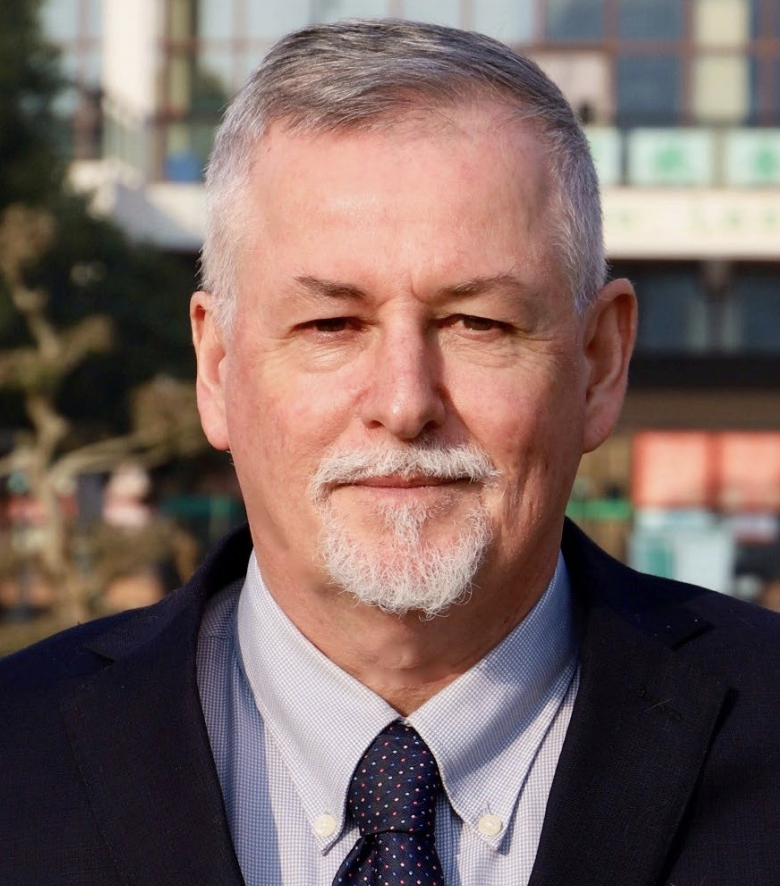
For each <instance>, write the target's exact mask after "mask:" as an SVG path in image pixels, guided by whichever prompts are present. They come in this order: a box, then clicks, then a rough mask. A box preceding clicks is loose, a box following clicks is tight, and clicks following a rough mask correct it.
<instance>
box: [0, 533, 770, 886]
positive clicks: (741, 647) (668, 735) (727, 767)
mask: <svg viewBox="0 0 780 886" xmlns="http://www.w3.org/2000/svg"><path fill="white" fill-rule="evenodd" d="M250 544H251V542H250V539H249V534H248V532H247V531H246V530H243V531H239V532H238V533H236V534H234V535H232V536H230V537H229V538H228V539H227V540H226V541H224V542H223V543H222V544H221V545H220V546H219V547H218V548H217V549H216V550H215V551H214V552H213V553H212V555H211V556H210V557H209V559H208V560H207V561H206V562H205V563H204V565H203V567H202V568H201V569H200V571H199V572H198V573H197V574H196V576H195V577H194V578H193V580H192V581H191V582H190V583H189V584H188V585H187V586H186V587H185V588H183V589H182V590H181V591H179V592H177V593H175V594H172V595H170V596H169V597H167V598H166V599H165V600H163V601H162V602H161V603H159V604H157V605H155V606H152V607H150V608H147V609H141V610H136V611H133V612H129V613H123V614H121V615H118V616H114V617H111V618H109V619H103V620H101V621H97V622H92V623H90V624H86V625H83V626H81V627H78V628H74V629H73V630H70V631H68V632H66V633H64V634H60V635H58V636H56V637H54V638H52V639H49V640H46V641H44V642H42V643H40V644H37V645H36V646H33V647H31V648H29V649H27V650H24V651H22V652H20V653H17V654H16V655H13V656H10V657H9V658H7V659H5V660H3V661H2V662H0V884H2V886H48V884H52V886H67V884H73V886H76V884H78V886H120V884H122V886H164V884H181V886H185V884H186V886H241V884H242V883H243V881H242V878H241V872H240V869H239V866H238V863H237V861H236V857H235V853H234V851H233V847H232V843H231V838H230V832H229V829H228V825H227V821H226V818H225V812H224V808H223V803H222V795H221V792H220V786H219V781H218V779H217V774H216V771H215V768H214V764H213V760H212V757H211V751H210V747H209V741H208V736H207V734H206V728H205V725H204V720H203V715H202V713H201V708H200V703H199V697H198V689H197V682H196V673H195V651H196V641H197V635H198V626H199V623H200V618H201V613H202V610H203V606H204V603H205V601H206V600H207V599H208V597H209V596H210V595H211V594H213V593H215V592H217V591H218V590H220V589H221V588H223V587H225V586H226V585H227V584H229V583H230V582H233V581H236V580H239V579H240V578H241V576H242V573H243V572H244V570H245V568H246V563H247V560H248V557H249V552H250ZM563 550H564V555H565V558H566V562H567V564H568V568H569V572H570V575H571V578H572V585H573V589H574V594H575V599H576V601H577V605H578V607H579V610H580V613H581V617H582V630H583V635H582V645H581V666H582V680H581V684H580V689H579V694H578V696H577V700H576V704H575V708H574V713H573V716H572V719H571V724H570V727H569V731H568V733H567V736H566V741H565V744H564V747H563V751H562V753H561V758H560V762H559V765H558V769H557V771H556V775H555V779H554V782H553V786H552V791H551V794H550V798H549V803H548V807H547V813H546V817H545V821H544V828H543V832H542V838H541V843H540V846H539V852H538V855H537V858H536V864H535V866H534V871H533V875H532V877H531V886H596V884H603V886H607V884H610V886H640V884H642V886H645V884H646V886H650V884H665V886H770V884H771V886H778V884H780V617H778V616H775V615H773V614H772V613H768V612H764V611H762V610H759V609H757V608H755V607H752V606H749V605H746V604H742V603H739V602H737V601H735V600H732V599H730V598H728V597H726V596H722V595H718V594H714V593H711V592H708V591H705V590H702V589H700V588H696V587H691V586H686V585H680V584H676V583H673V582H668V581H663V580H660V579H655V578H650V577H648V576H643V575H639V574H637V573H635V572H633V571H631V570H630V569H628V568H626V567H625V566H622V565H621V564H619V563H617V562H616V561H614V560H612V559H611V558H610V557H608V556H607V555H606V554H604V553H603V552H602V551H600V550H599V549H598V548H597V547H595V546H594V545H593V544H592V543H591V542H590V541H588V540H587V539H586V538H585V536H583V535H582V534H581V533H580V532H579V530H577V529H576V528H574V527H573V526H571V525H567V527H566V531H565V533H564V540H563ZM268 886H275V884H270V883H269V884H268ZM312 886H318V884H312ZM451 886H459V884H451ZM480 886H490V884H480Z"/></svg>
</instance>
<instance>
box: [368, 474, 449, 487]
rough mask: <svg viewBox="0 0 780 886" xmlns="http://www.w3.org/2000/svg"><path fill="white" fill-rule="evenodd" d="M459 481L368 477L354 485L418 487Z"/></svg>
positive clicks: (422, 477) (428, 478)
mask: <svg viewBox="0 0 780 886" xmlns="http://www.w3.org/2000/svg"><path fill="white" fill-rule="evenodd" d="M454 482H459V481H457V480H451V479H446V480H445V479H442V478H440V477H428V476H418V477H399V476H395V475H393V476H385V477H366V478H364V479H362V480H359V481H357V482H356V483H354V484H351V485H354V486H370V487H372V488H373V489H417V488H420V487H423V486H442V485H444V484H445V483H454Z"/></svg>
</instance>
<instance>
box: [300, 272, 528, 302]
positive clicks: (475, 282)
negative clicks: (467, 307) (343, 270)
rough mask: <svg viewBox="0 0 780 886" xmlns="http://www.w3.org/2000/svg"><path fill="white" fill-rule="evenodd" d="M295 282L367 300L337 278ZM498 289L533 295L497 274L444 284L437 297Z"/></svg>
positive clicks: (306, 277) (325, 294)
mask: <svg viewBox="0 0 780 886" xmlns="http://www.w3.org/2000/svg"><path fill="white" fill-rule="evenodd" d="M295 282H296V283H297V284H298V285H299V286H300V287H301V288H302V289H303V290H304V291H306V292H307V293H310V294H312V295H315V296H319V297H321V298H329V299H331V298H332V299H345V300H346V299H358V300H365V299H366V298H368V294H367V293H366V292H365V290H363V289H361V288H360V287H359V286H355V285H354V284H353V283H345V282H340V281H337V280H322V279H320V278H319V277H313V276H311V275H310V274H303V275H301V276H298V277H296V278H295ZM496 289H505V290H510V291H512V292H513V293H515V294H517V295H525V296H527V295H532V294H533V293H532V292H531V290H530V289H529V287H528V286H527V285H526V284H525V283H523V282H522V280H520V279H519V278H518V277H516V276H515V275H514V274H495V275H493V276H490V277H474V278H473V279H471V280H466V281H464V282H463V283H457V284H454V285H452V286H443V287H441V288H440V289H437V290H436V294H435V297H436V298H437V299H444V298H448V297H452V296H472V295H482V294H483V293H485V292H489V291H491V290H496Z"/></svg>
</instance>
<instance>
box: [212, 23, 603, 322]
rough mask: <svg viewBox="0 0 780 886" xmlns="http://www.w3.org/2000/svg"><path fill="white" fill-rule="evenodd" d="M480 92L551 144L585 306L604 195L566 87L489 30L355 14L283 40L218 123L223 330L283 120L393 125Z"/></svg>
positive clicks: (564, 256)
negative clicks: (268, 151) (245, 194)
mask: <svg viewBox="0 0 780 886" xmlns="http://www.w3.org/2000/svg"><path fill="white" fill-rule="evenodd" d="M481 97H482V98H490V99H497V100H499V101H500V102H502V103H503V104H505V105H506V106H507V107H508V109H509V110H510V112H511V113H512V114H513V116H516V117H517V118H518V119H521V120H524V121H529V122H530V123H531V125H532V126H533V127H534V129H535V131H536V133H537V135H538V137H539V138H540V139H541V140H542V143H543V144H544V145H545V147H546V148H547V155H548V157H549V158H550V159H549V168H550V173H551V175H552V177H553V181H554V185H555V187H554V194H555V198H554V202H555V206H554V212H553V214H552V223H553V226H554V227H553V229H552V231H551V236H552V240H553V248H554V250H555V254H556V256H557V259H558V261H559V262H560V263H561V267H562V270H563V274H564V279H565V280H566V281H567V284H568V285H569V287H570V289H571V292H572V296H573V299H574V303H575V305H576V307H577V309H578V310H583V309H584V308H585V307H586V306H587V305H588V304H589V303H590V302H591V301H592V300H593V299H594V298H595V296H596V294H597V293H598V291H599V289H601V287H602V286H603V285H604V280H605V278H606V262H605V259H604V245H603V235H602V221H601V201H600V196H599V189H598V181H597V178H596V172H595V169H594V166H593V160H592V159H591V155H590V151H589V149H588V143H587V139H586V138H585V135H584V133H583V131H582V129H581V128H580V125H579V123H578V122H577V119H576V117H575V115H574V113H573V111H572V109H571V107H570V106H569V104H568V102H567V101H566V99H565V98H564V97H563V95H562V93H561V91H560V89H558V87H557V86H556V85H555V84H554V83H553V82H552V81H551V80H550V79H549V78H548V77H547V76H546V75H545V74H544V73H543V72H542V71H541V69H540V68H539V67H538V66H537V65H536V64H535V63H534V62H532V61H530V60H529V59H527V58H524V57H523V56H521V55H518V54H517V53H516V52H514V51H512V50H511V49H509V48H508V47H507V46H505V45H504V44H502V43H499V42H498V41H496V40H493V39H491V38H490V37H485V36H483V35H481V34H475V33H470V32H466V31H459V30H456V29H454V28H447V27H443V26H440V25H433V24H422V23H417V22H409V21H400V20H394V19H384V20H376V19H375V20H347V21H341V22H337V23H335V24H326V25H313V26H310V27H306V28H302V29H301V30H299V31H295V32H293V33H291V34H289V35H287V36H286V37H284V38H283V39H282V40H280V41H279V42H278V43H277V44H276V45H275V46H274V47H273V48H272V49H271V51H270V52H269V53H268V54H267V55H266V57H265V58H264V59H263V61H262V62H261V64H260V65H259V66H258V67H257V68H256V69H255V71H254V72H253V74H252V75H251V76H250V78H249V80H248V81H247V83H246V84H245V85H244V87H243V88H242V89H241V90H240V91H239V93H238V94H237V95H236V97H235V99H234V100H233V102H232V103H231V105H230V107H229V108H228V110H227V112H226V114H225V117H224V120H223V122H222V125H221V126H220V128H219V130H218V131H217V135H216V139H215V143H214V148H213V151H212V154H211V158H210V160H209V165H208V169H207V172H206V195H207V196H206V201H207V203H206V206H207V209H206V233H205V239H204V245H203V251H202V254H201V271H202V285H203V288H204V289H206V290H208V291H210V292H211V293H212V294H213V296H214V298H215V301H216V315H217V319H218V322H219V323H220V324H221V325H222V326H223V328H226V329H227V328H229V326H230V322H231V320H232V315H233V310H234V303H235V295H234V293H233V290H234V289H235V281H236V279H237V276H236V267H235V262H236V256H237V253H238V252H239V247H240V240H241V230H242V229H244V226H243V225H240V224H237V222H238V220H239V217H240V211H241V207H242V206H243V203H242V191H243V190H244V189H245V187H246V183H247V180H248V177H249V174H250V171H251V168H252V163H253V160H254V157H255V152H256V149H257V145H258V143H259V142H260V140H261V139H262V138H263V136H264V134H265V133H266V132H267V131H268V130H269V128H270V127H271V126H272V125H273V124H274V123H276V122H280V121H281V122H283V123H284V125H285V128H286V129H287V130H288V131H293V132H300V133H302V134H307V133H323V132H349V131H357V130H369V129H381V128H390V127H392V126H393V125H394V123H396V122H398V120H399V119H403V118H405V117H408V116H409V115H410V114H412V113H414V112H419V111H420V110H425V109H426V108H451V107H453V106H457V105H460V104H463V103H465V102H469V101H473V100H474V99H475V98H477V99H478V98H481Z"/></svg>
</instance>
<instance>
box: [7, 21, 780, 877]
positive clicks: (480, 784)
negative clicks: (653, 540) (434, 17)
mask: <svg viewBox="0 0 780 886" xmlns="http://www.w3.org/2000/svg"><path fill="white" fill-rule="evenodd" d="M207 187H208V193H209V210H208V212H209V215H208V232H207V238H206V244H205V246H204V252H203V277H204V291H202V292H199V293H196V294H195V296H194V297H193V299H192V306H191V319H192V328H193V338H194V342H195V349H196V353H197V359H198V383H197V386H198V400H199V406H200V411H201V417H202V421H203V426H204V429H205V432H206V434H207V436H208V438H209V440H210V441H211V443H212V444H213V445H214V446H215V447H217V448H218V449H224V450H229V451H230V453H231V456H232V459H233V461H234V463H235V468H236V471H237V474H238V478H239V481H240V483H241V488H242V491H243V495H244V499H245V503H246V509H247V514H248V522H249V528H248V529H247V530H243V531H241V532H239V533H238V534H237V535H234V536H232V537H231V538H229V539H228V540H226V541H225V542H224V543H223V544H222V545H221V546H220V547H219V548H218V549H217V551H216V552H215V553H213V554H212V555H211V557H210V558H209V560H208V561H207V562H206V564H205V565H204V567H203V568H202V569H201V571H200V572H199V573H198V574H197V575H196V576H195V578H194V579H193V581H192V582H191V583H190V585H189V586H188V587H186V588H185V589H184V590H182V591H180V592H179V593H177V594H174V595H172V596H171V597H169V598H168V599H166V600H165V601H163V603H161V604H159V605H158V606H156V607H152V608H150V609H147V610H139V611H137V612H134V613H130V614H124V615H121V616H118V617H115V618H113V619H111V620H109V621H108V622H98V623H93V624H89V625H85V626H82V627H80V628H77V629H75V630H74V631H71V632H68V633H66V634H65V635H62V636H60V637H56V638H54V639H52V640H50V641H47V642H46V643H44V644H42V645H40V646H38V647H35V648H33V649H31V650H29V651H27V652H23V653H21V654H19V655H18V656H16V657H14V658H12V659H11V660H9V661H7V662H6V663H5V664H4V667H3V668H2V693H3V698H4V708H3V717H4V719H3V723H2V726H0V751H2V757H0V759H2V760H3V767H4V770H3V775H2V782H1V783H2V785H3V803H2V809H3V812H2V813H0V814H2V816H3V827H2V831H1V832H2V834H3V836H2V837H0V841H1V842H2V853H0V871H2V873H3V877H0V880H2V882H3V883H6V882H7V883H9V884H11V883H13V884H26V883H30V884H32V883H36V884H37V883H71V882H72V883H79V884H93V883H95V884H97V883H100V884H101V886H106V884H114V883H116V884H120V883H122V884H150V886H151V884H160V883H198V884H200V883H203V884H234V886H237V884H240V883H242V882H245V883H247V884H249V886H253V884H263V886H275V884H284V886H290V884H300V886H304V884H306V886H311V884H321V886H328V884H331V883H334V884H341V883H343V884H347V883H412V884H422V883H425V884H434V883H435V884H441V883H442V882H443V883H446V884H448V886H454V884H463V886H467V884H479V886H485V884H489V886H503V884H519V883H531V884H534V886H540V884H546V886H549V884H559V886H563V884H597V883H598V884H621V886H628V884H656V883H659V884H661V883H663V884H672V883H673V884H676V886H681V884H704V883H706V884H708V886H709V884H723V886H726V884H729V886H733V884H734V883H750V884H752V886H756V884H770V883H777V882H778V878H777V873H776V863H775V858H776V855H777V851H776V848H775V846H776V842H777V833H778V829H779V828H780V801H779V800H778V797H779V796H780V794H779V793H778V792H779V791H780V775H779V769H778V765H777V764H778V758H779V757H780V751H779V747H780V742H779V739H780V724H779V722H778V712H779V711H780V697H779V692H778V676H779V675H780V667H779V665H780V655H779V654H778V650H780V645H779V644H778V639H779V638H780V628H779V627H778V622H777V619H776V618H775V617H774V616H771V615H769V614H768V613H762V612H760V611H758V610H756V609H753V608H751V607H747V606H744V605H741V604H738V603H736V602H734V601H733V600H730V599H729V598H726V597H721V596H718V595H716V594H712V593H709V592H706V591H704V590H702V589H697V588H693V587H686V586H680V585H676V584H674V583H671V582H665V581H660V580H657V579H652V578H649V577H643V576H640V575H637V574H635V573H633V572H632V571H630V570H628V569H627V568H625V567H623V566H621V565H619V564H617V563H615V562H614V561H612V560H611V559H610V558H608V557H607V556H606V555H605V554H603V553H602V552H600V551H599V550H598V549H596V548H595V547H594V546H593V545H592V544H591V543H590V542H589V541H588V540H587V539H585V538H584V536H582V535H581V534H580V533H579V532H578V531H577V530H576V529H574V528H573V527H571V526H568V525H566V526H564V510H565V507H566V502H567V499H568V496H569V492H570V489H571V485H572V482H573V478H574V475H575V472H576V470H577V465H578V462H579V459H580V456H581V455H582V453H583V452H586V451H589V450H592V449H594V448H595V447H597V446H598V445H599V444H600V443H601V442H602V441H603V440H604V439H605V437H606V436H607V435H608V434H609V432H610V430H611V428H612V426H613V425H614V422H615V420H616V417H617V414H618V411H619V408H620V405H621V401H622V398H623V393H624V388H625V383H626V375H627V365H628V360H629V355H630V351H631V347H632V343H633V337H634V328H635V299H634V294H633V292H632V289H631V286H630V284H629V283H628V282H627V281H625V280H614V281H612V282H609V283H605V280H604V258H603V248H602V243H601V224H600V207H599V198H598V190H597V186H596V179H595V174H594V170H593V166H592V163H591V160H590V158H589V155H588V150H587V146H586V143H585V140H584V136H583V135H582V132H581V131H580V129H579V127H578V125H577V123H576V121H575V119H574V117H573V115H572V112H571V110H570V109H569V107H568V105H567V104H566V102H565V101H564V99H563V98H562V96H561V95H560V93H559V91H558V90H557V88H556V87H555V86H554V85H553V84H552V83H550V82H549V80H547V79H546V78H545V77H544V75H542V74H541V72H540V71H539V70H538V69H537V68H536V67H535V66H534V65H533V64H531V63H530V62H528V61H526V60H524V59H522V58H520V57H518V56H517V55H515V54H514V53H512V52H510V51H509V50H508V49H506V48H505V47H503V46H501V45H499V44H497V43H495V42H493V41H491V40H489V39H487V38H483V37H479V36H477V35H471V34H465V33H462V32H458V31H453V30H449V29H445V28H439V27H434V26H429V25H416V24H411V23H400V22H348V23H341V24H337V25H332V26H322V27H314V28H309V29H306V30H303V31H301V32H298V33H296V34H292V35H290V36H289V37H287V38H286V39H284V40H283V41H282V42H281V43H280V44H278V45H277V46H276V47H275V48H274V49H273V50H272V51H271V53H270V54H269V55H268V57H267V58H266V60H265V61H264V62H263V64H262V65H261V66H260V68H259V69H258V71H257V72H256V73H255V74H254V75H253V77H252V78H251V79H250V81H249V83H248V84H247V86H246V87H245V89H244V90H243V91H242V93H241V94H240V95H239V96H238V97H237V98H236V100H235V102H234V103H233V105H232V107H231V109H230V110H229V111H228V113H227V116H226V119H225V121H224V123H223V125H222V127H221V130H220V132H219V134H218V137H217V141H216V145H215V149H214V153H213V156H212V160H211V163H210V166H209V172H208V181H207ZM670 469H673V467H672V466H670ZM562 538H563V542H562ZM388 786H389V788H390V791H389V792H386V789H387V788H388ZM407 794H408V795H409V803H407V799H406V795H407ZM399 822H400V824H399Z"/></svg>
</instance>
